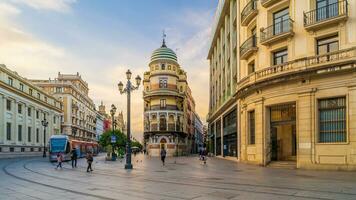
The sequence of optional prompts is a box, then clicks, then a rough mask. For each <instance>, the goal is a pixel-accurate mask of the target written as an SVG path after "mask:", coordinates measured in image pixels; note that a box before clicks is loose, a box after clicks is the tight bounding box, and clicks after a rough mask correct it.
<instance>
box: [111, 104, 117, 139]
mask: <svg viewBox="0 0 356 200" xmlns="http://www.w3.org/2000/svg"><path fill="white" fill-rule="evenodd" d="M115 113H116V107H115V105H114V104H112V105H111V110H110V114H111V123H112V127H111V128H112V131H113V132H114V131H115V121H114V116H115Z"/></svg>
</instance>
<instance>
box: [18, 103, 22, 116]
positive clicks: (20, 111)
mask: <svg viewBox="0 0 356 200" xmlns="http://www.w3.org/2000/svg"><path fill="white" fill-rule="evenodd" d="M17 112H18V113H19V114H22V105H21V104H18V105H17Z"/></svg>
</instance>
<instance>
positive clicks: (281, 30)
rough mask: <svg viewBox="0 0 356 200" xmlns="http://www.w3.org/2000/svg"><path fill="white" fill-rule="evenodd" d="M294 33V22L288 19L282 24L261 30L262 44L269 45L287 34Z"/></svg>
mask: <svg viewBox="0 0 356 200" xmlns="http://www.w3.org/2000/svg"><path fill="white" fill-rule="evenodd" d="M292 32H293V20H291V19H286V20H283V21H281V22H277V23H274V24H273V25H271V26H269V27H267V28H265V29H262V30H261V43H262V44H264V43H268V42H270V41H275V39H279V38H280V37H279V36H283V35H285V34H286V33H292Z"/></svg>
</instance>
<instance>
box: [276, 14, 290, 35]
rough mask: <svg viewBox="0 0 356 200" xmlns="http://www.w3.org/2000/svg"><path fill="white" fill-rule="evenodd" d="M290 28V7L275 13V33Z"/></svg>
mask: <svg viewBox="0 0 356 200" xmlns="http://www.w3.org/2000/svg"><path fill="white" fill-rule="evenodd" d="M288 30H289V8H285V9H283V10H280V11H278V12H275V13H273V35H278V34H280V33H283V32H287V31H288Z"/></svg>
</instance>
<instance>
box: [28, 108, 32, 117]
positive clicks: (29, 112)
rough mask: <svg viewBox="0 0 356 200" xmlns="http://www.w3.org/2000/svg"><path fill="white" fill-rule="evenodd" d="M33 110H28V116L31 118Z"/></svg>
mask: <svg viewBox="0 0 356 200" xmlns="http://www.w3.org/2000/svg"><path fill="white" fill-rule="evenodd" d="M31 115H32V109H31V108H30V107H28V108H27V116H29V117H31Z"/></svg>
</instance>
